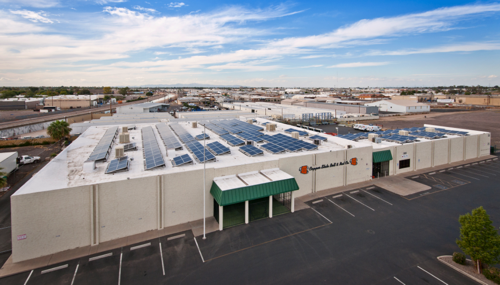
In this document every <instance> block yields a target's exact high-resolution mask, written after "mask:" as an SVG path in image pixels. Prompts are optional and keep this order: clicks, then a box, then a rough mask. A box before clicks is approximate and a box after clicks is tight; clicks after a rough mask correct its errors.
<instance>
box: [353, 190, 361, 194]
mask: <svg viewBox="0 0 500 285" xmlns="http://www.w3.org/2000/svg"><path fill="white" fill-rule="evenodd" d="M356 193H359V190H356V191H352V192H351V194H356Z"/></svg>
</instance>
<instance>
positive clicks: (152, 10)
mask: <svg viewBox="0 0 500 285" xmlns="http://www.w3.org/2000/svg"><path fill="white" fill-rule="evenodd" d="M134 9H136V10H139V11H143V12H149V13H156V12H158V11H156V10H155V9H151V8H144V7H141V6H138V5H136V6H134Z"/></svg>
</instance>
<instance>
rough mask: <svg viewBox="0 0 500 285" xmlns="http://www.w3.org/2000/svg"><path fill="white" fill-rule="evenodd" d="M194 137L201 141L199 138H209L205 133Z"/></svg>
mask: <svg viewBox="0 0 500 285" xmlns="http://www.w3.org/2000/svg"><path fill="white" fill-rule="evenodd" d="M194 138H195V139H197V140H199V141H201V140H208V139H210V136H209V135H207V134H199V135H197V136H195V137H194Z"/></svg>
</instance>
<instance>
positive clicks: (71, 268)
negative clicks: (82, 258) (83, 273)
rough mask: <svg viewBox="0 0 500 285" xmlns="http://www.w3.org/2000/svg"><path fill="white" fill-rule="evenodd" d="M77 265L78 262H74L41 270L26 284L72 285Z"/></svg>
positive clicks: (34, 272)
mask: <svg viewBox="0 0 500 285" xmlns="http://www.w3.org/2000/svg"><path fill="white" fill-rule="evenodd" d="M77 264H78V261H77V260H72V261H68V262H63V263H60V264H54V265H49V266H46V267H43V268H39V269H37V270H34V271H33V274H32V275H31V277H30V278H29V280H28V282H26V284H55V285H57V284H61V285H62V284H71V282H72V280H73V275H74V272H75V269H76V266H77Z"/></svg>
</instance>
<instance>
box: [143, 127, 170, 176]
mask: <svg viewBox="0 0 500 285" xmlns="http://www.w3.org/2000/svg"><path fill="white" fill-rule="evenodd" d="M141 131H142V148H143V153H144V165H145V167H144V168H145V169H146V170H150V169H153V168H156V167H160V166H165V160H163V155H162V153H161V150H160V147H159V146H158V142H157V140H156V135H155V133H154V131H153V128H152V127H145V128H142V130H141Z"/></svg>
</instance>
